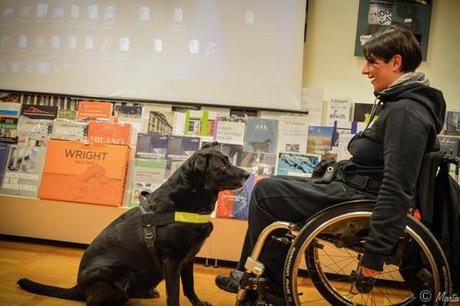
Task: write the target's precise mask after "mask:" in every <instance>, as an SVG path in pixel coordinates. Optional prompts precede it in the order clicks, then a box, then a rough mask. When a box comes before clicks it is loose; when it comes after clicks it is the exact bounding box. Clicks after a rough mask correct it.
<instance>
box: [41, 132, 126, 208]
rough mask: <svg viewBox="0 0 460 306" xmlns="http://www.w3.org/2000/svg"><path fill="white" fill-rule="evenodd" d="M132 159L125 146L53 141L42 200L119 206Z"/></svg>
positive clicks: (45, 173) (45, 171)
mask: <svg viewBox="0 0 460 306" xmlns="http://www.w3.org/2000/svg"><path fill="white" fill-rule="evenodd" d="M129 156H130V148H129V147H128V146H125V145H111V144H84V143H82V142H78V141H66V140H50V141H49V143H48V149H47V154H46V160H45V166H44V170H43V175H42V181H41V185H40V191H39V197H40V198H42V199H53V200H64V201H72V202H81V203H91V204H102V205H110V206H120V205H121V204H122V203H123V196H124V188H125V181H126V173H127V168H128V162H129Z"/></svg>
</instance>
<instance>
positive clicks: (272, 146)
mask: <svg viewBox="0 0 460 306" xmlns="http://www.w3.org/2000/svg"><path fill="white" fill-rule="evenodd" d="M277 131H278V120H276V119H261V118H254V117H249V118H248V121H247V124H246V129H245V138H244V146H243V151H244V152H252V153H275V151H276V139H277Z"/></svg>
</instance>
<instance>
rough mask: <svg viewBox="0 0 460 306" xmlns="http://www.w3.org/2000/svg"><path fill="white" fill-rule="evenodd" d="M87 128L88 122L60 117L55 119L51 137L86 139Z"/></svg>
mask: <svg viewBox="0 0 460 306" xmlns="http://www.w3.org/2000/svg"><path fill="white" fill-rule="evenodd" d="M87 129H88V123H87V122H77V121H73V120H67V119H60V118H58V119H56V120H54V123H53V129H52V131H51V138H52V139H62V140H86V139H87Z"/></svg>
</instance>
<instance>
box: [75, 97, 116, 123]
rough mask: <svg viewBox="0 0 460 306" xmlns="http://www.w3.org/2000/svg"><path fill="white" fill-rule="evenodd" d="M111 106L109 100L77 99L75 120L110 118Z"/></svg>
mask: <svg viewBox="0 0 460 306" xmlns="http://www.w3.org/2000/svg"><path fill="white" fill-rule="evenodd" d="M112 107H113V105H112V103H110V102H97V101H79V102H78V112H77V120H87V119H110V117H111V116H112Z"/></svg>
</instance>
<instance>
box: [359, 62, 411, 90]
mask: <svg viewBox="0 0 460 306" xmlns="http://www.w3.org/2000/svg"><path fill="white" fill-rule="evenodd" d="M396 57H398V58H396ZM400 59H401V57H400V56H399V55H395V56H393V57H392V58H391V59H390V60H389V61H388V62H387V63H385V61H384V60H383V59H379V58H376V59H374V60H372V61H370V60H368V61H367V62H366V63H365V64H364V66H363V69H362V71H361V73H362V74H364V75H367V77H368V78H369V79H371V83H372V84H373V85H374V91H375V92H381V91H383V90H385V89H386V88H388V86H390V84H391V83H393V82H394V81H395V80H396V79H398V78H399V76H401V75H402V74H403V73H401V72H400V71H399V70H400V66H401V65H400V64H401V63H400Z"/></svg>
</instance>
